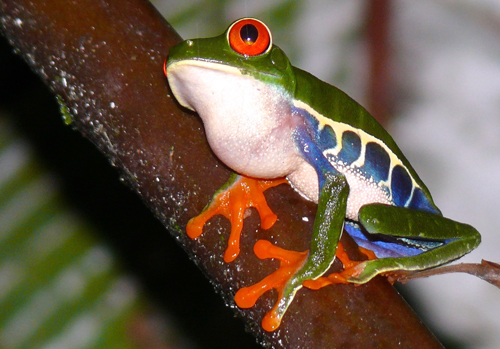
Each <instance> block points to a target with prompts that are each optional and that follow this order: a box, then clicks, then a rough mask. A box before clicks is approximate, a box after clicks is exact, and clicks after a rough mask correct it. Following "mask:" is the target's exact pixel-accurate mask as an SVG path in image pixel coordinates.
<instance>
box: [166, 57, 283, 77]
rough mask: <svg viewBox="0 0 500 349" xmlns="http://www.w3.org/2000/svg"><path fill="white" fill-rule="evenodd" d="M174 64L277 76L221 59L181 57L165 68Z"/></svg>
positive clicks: (236, 72)
mask: <svg viewBox="0 0 500 349" xmlns="http://www.w3.org/2000/svg"><path fill="white" fill-rule="evenodd" d="M175 64H179V65H191V66H198V67H202V68H207V69H213V70H219V71H223V72H226V73H228V74H233V75H264V76H271V77H274V78H277V77H278V75H276V74H271V73H266V72H262V71H261V70H257V69H251V68H236V67H234V66H231V65H228V64H226V63H223V62H221V61H217V60H211V59H199V58H198V59H195V58H191V59H183V60H180V61H173V62H171V63H169V64H168V65H167V69H168V67H170V66H172V65H175Z"/></svg>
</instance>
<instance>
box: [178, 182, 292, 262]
mask: <svg viewBox="0 0 500 349" xmlns="http://www.w3.org/2000/svg"><path fill="white" fill-rule="evenodd" d="M286 182H287V181H286V179H284V178H280V179H274V180H257V179H254V178H249V177H244V176H239V177H238V179H237V180H236V181H234V183H232V184H231V185H229V186H228V188H227V189H225V190H224V191H221V192H220V193H217V194H216V195H215V196H214V198H213V199H212V201H211V202H210V204H209V205H208V207H206V208H205V209H204V210H203V212H202V213H201V214H200V215H198V216H196V217H194V218H192V219H191V220H190V221H189V222H188V224H187V226H186V232H187V235H188V236H189V237H190V238H192V239H196V238H197V237H199V236H200V235H201V234H202V233H203V226H204V225H205V224H206V222H207V221H208V220H209V219H210V218H212V217H213V216H216V215H219V214H221V215H223V216H224V217H226V218H228V219H229V221H230V222H231V234H230V235H229V240H228V246H227V249H226V252H225V253H224V261H225V262H226V263H230V262H232V261H234V260H235V259H236V257H238V254H239V253H240V237H241V231H242V229H243V219H244V215H245V211H246V209H247V208H250V207H255V208H256V209H257V211H258V212H259V216H260V218H261V226H262V228H263V229H269V228H271V227H272V226H273V225H274V223H275V222H276V220H277V216H276V215H275V214H274V213H273V211H272V210H271V208H270V207H269V206H268V204H267V201H266V198H265V196H264V191H265V190H267V189H269V188H271V187H274V186H277V185H280V184H283V183H286Z"/></svg>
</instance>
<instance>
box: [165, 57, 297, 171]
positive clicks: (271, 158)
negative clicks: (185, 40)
mask: <svg viewBox="0 0 500 349" xmlns="http://www.w3.org/2000/svg"><path fill="white" fill-rule="evenodd" d="M167 76H168V78H169V82H170V86H171V87H172V90H173V92H174V94H175V96H176V97H177V99H178V100H179V102H180V103H181V104H182V105H183V106H185V107H188V108H190V109H193V110H196V112H197V113H198V114H199V115H200V117H201V119H202V120H203V124H204V126H205V131H206V134H207V139H208V142H209V143H210V147H211V148H212V150H213V151H214V153H215V154H216V155H217V157H219V159H221V160H222V161H223V162H224V163H225V164H226V165H227V166H229V167H230V168H232V169H233V170H235V171H236V172H239V173H242V174H244V175H247V176H250V177H256V178H277V177H284V176H286V175H288V174H289V173H291V172H293V171H294V170H295V169H296V168H297V167H298V166H299V163H300V162H302V161H303V160H302V158H301V157H300V156H299V155H298V154H297V152H296V150H295V145H294V144H293V131H294V129H295V128H296V125H297V124H296V123H297V122H301V119H300V118H299V117H297V116H293V115H292V114H291V105H290V103H289V101H290V98H286V96H285V95H284V93H285V92H284V91H281V90H279V89H278V88H275V87H272V86H271V85H269V84H265V83H263V82H260V81H259V80H257V79H255V78H253V77H251V76H248V75H242V74H241V72H240V71H239V70H238V69H236V68H233V67H230V66H226V65H223V64H218V63H212V62H204V61H195V60H189V61H182V62H179V63H175V64H174V65H173V66H170V67H169V72H168V75H167ZM179 97H180V98H179Z"/></svg>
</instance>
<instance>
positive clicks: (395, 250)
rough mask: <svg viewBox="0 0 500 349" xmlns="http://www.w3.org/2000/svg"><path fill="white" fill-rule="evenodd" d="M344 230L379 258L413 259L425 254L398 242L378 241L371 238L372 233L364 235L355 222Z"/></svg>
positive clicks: (349, 223) (350, 223) (347, 225)
mask: <svg viewBox="0 0 500 349" xmlns="http://www.w3.org/2000/svg"><path fill="white" fill-rule="evenodd" d="M344 229H345V230H346V231H347V233H349V235H350V236H351V237H352V238H353V239H354V241H356V243H357V244H358V245H359V246H361V247H363V248H366V249H368V250H371V251H373V253H375V256H377V258H387V257H411V256H416V255H418V254H420V253H422V252H424V251H423V250H421V249H418V248H415V247H410V246H405V245H402V244H400V243H397V242H387V241H382V240H377V239H376V237H372V236H370V233H367V234H364V233H363V232H362V231H361V228H360V226H359V225H358V224H356V223H354V222H346V224H345V225H344Z"/></svg>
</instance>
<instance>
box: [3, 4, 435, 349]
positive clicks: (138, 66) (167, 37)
mask: <svg viewBox="0 0 500 349" xmlns="http://www.w3.org/2000/svg"><path fill="white" fill-rule="evenodd" d="M0 17H1V18H0V20H1V21H0V24H1V26H2V32H3V34H4V35H5V36H6V37H7V38H8V39H9V41H10V42H11V44H12V45H13V46H14V48H15V49H16V50H17V52H19V53H20V54H21V56H22V57H23V58H24V59H25V60H26V61H27V62H28V63H29V64H30V66H31V68H32V69H33V70H34V71H35V72H36V73H37V74H38V75H39V76H40V77H41V78H42V79H43V81H44V82H45V83H46V84H47V85H48V86H49V87H50V89H51V90H52V91H53V92H54V94H56V95H58V96H59V99H60V101H61V103H63V104H64V106H65V107H66V108H67V110H68V111H69V112H70V113H71V116H72V118H73V125H74V126H75V127H76V128H77V129H78V130H79V131H80V132H81V133H82V134H84V135H85V136H86V137H88V139H90V140H91V141H92V142H93V143H94V144H96V146H97V147H98V148H99V149H100V150H101V151H102V152H103V153H104V154H105V156H106V157H107V158H108V159H109V160H110V162H111V163H112V164H114V165H115V166H117V167H118V168H119V169H120V170H121V171H122V172H123V174H124V178H125V179H126V181H127V183H128V184H129V185H130V186H131V187H132V188H133V189H134V190H135V191H136V192H137V193H138V194H139V195H141V196H142V198H143V200H144V201H145V203H146V204H147V205H148V206H149V207H150V208H151V210H152V211H153V212H155V214H156V216H157V217H158V218H159V219H160V220H161V221H162V222H163V224H164V225H165V226H166V227H167V228H168V229H169V231H170V233H171V234H172V235H173V236H174V237H175V238H176V239H177V241H178V242H179V243H180V244H181V245H182V247H183V248H184V249H185V250H186V252H187V253H188V254H189V255H190V257H191V258H192V259H193V260H194V261H195V263H197V264H198V265H199V266H200V268H202V269H203V270H204V271H205V272H206V274H207V275H208V277H209V278H210V280H211V281H212V283H213V284H214V285H216V289H217V290H218V291H219V292H220V293H221V294H222V295H223V297H224V299H225V300H226V301H227V302H228V303H229V304H231V305H233V304H234V303H233V301H232V296H233V295H234V292H235V290H237V289H238V288H240V287H241V286H243V285H248V284H251V283H253V282H256V281H258V280H260V279H262V278H263V277H264V276H266V275H268V274H269V273H270V272H272V271H273V270H274V269H275V268H276V263H275V261H260V260H258V259H257V258H256V257H255V255H254V254H253V252H252V247H253V244H254V243H255V241H256V240H257V239H259V238H265V239H268V240H272V242H275V243H277V244H278V245H280V246H283V247H285V248H289V249H295V250H304V249H306V248H307V247H308V241H309V237H310V232H311V229H312V222H313V219H314V213H315V206H314V205H313V204H311V203H309V202H305V201H304V200H302V199H301V198H300V197H299V196H298V195H297V194H296V193H294V192H293V191H292V190H291V189H290V188H289V187H286V186H280V187H277V188H273V189H271V190H269V193H268V195H267V197H268V200H269V203H270V206H271V208H272V209H274V210H275V212H276V213H277V214H278V216H279V217H280V219H279V221H278V223H277V224H276V225H275V226H274V227H273V228H272V229H271V230H270V231H262V230H261V229H259V228H258V223H259V221H258V217H257V215H256V214H255V212H252V215H251V216H250V217H249V218H248V219H246V220H245V228H244V231H243V241H242V246H241V247H242V253H241V255H240V257H239V258H238V259H237V260H236V261H235V262H233V263H231V264H225V263H223V262H222V255H223V251H224V248H225V243H224V241H227V236H228V234H229V229H228V228H229V224H228V222H227V221H225V220H224V219H220V218H216V219H213V220H212V221H211V224H210V225H209V227H208V229H206V232H205V234H204V235H203V236H202V237H201V238H200V239H198V240H196V241H192V240H190V239H188V238H187V237H186V235H185V233H184V227H185V224H186V222H187V220H188V219H189V218H191V217H193V216H194V215H196V214H197V213H199V212H200V211H201V209H202V208H203V207H204V205H205V204H206V203H207V202H208V200H209V199H210V197H211V195H212V194H213V193H214V191H215V190H216V189H217V188H218V187H219V186H220V185H222V184H223V183H224V182H225V180H226V179H227V177H228V175H229V172H228V170H227V169H226V168H225V167H224V166H222V165H221V163H220V162H219V161H218V160H217V159H215V158H214V157H213V155H212V153H211V151H210V149H209V147H208V145H207V142H206V140H205V136H204V133H203V131H202V130H203V128H202V125H201V122H200V120H199V119H198V118H197V117H196V116H195V115H189V114H185V113H184V112H182V111H181V110H180V109H179V108H178V106H177V104H176V103H175V102H174V101H173V100H172V99H171V98H170V97H169V94H170V92H169V90H168V86H167V82H166V79H165V78H164V77H163V74H162V69H161V68H162V63H163V60H164V59H165V57H166V55H167V53H168V48H169V47H170V46H171V45H173V44H175V43H177V42H178V41H179V40H180V39H179V36H178V35H177V34H176V33H175V32H174V31H173V30H172V28H171V27H170V26H169V25H168V23H166V22H165V21H164V20H163V19H162V18H161V17H160V16H159V14H158V13H157V12H156V10H155V9H154V8H153V7H152V6H151V5H150V4H149V3H147V2H146V1H142V0H107V1H106V0H79V1H72V2H69V1H60V0H44V1H31V0H3V1H2V2H1V3H0ZM297 213H299V214H297ZM302 217H309V221H308V222H305V221H304V220H303V219H302ZM221 236H222V237H223V238H224V239H221ZM344 243H345V245H346V249H347V251H348V252H349V251H351V252H350V253H351V256H352V257H355V251H357V250H356V249H355V248H351V249H349V243H350V241H348V240H347V238H345V239H344ZM353 251H354V252H353ZM337 267H338V266H337ZM158 277H159V278H161V277H162V276H161V275H158ZM172 287H175V286H172ZM275 297H276V295H275V294H273V293H269V294H267V295H266V296H265V297H263V299H261V300H260V301H259V302H258V303H257V305H256V306H255V307H254V308H252V309H249V310H240V309H237V308H235V309H236V312H237V313H238V314H239V315H240V316H241V317H243V318H244V320H245V321H246V323H247V327H248V328H249V329H250V330H251V331H252V332H253V333H254V334H255V335H256V336H257V337H258V338H259V340H260V341H261V342H262V343H264V344H266V345H271V346H274V347H309V348H314V347H340V346H344V347H384V348H390V347H419V348H434V347H440V344H439V343H438V342H437V341H436V340H435V338H434V337H433V336H432V334H431V333H430V332H429V331H428V330H427V329H426V327H425V326H424V325H423V324H422V323H421V322H420V321H419V319H418V318H417V317H416V316H415V315H414V313H413V312H412V310H411V309H410V308H409V307H408V306H407V305H406V303H405V302H404V300H402V299H401V298H400V297H399V295H398V294H397V292H396V291H395V290H394V289H393V288H392V287H391V286H390V285H389V284H388V283H387V282H386V281H385V280H384V279H382V278H377V279H376V280H374V281H373V282H370V283H369V284H367V285H363V286H359V287H355V286H353V285H341V286H335V287H327V288H324V289H322V290H320V291H309V290H301V291H300V292H299V293H298V294H297V296H296V299H295V301H294V302H293V304H292V306H291V307H290V309H289V311H288V312H287V314H286V316H285V318H284V321H283V323H282V326H281V327H280V329H279V330H278V331H276V332H274V333H266V332H264V331H263V330H262V329H261V327H260V320H261V319H262V316H263V314H264V313H265V312H266V311H268V310H269V309H270V307H271V304H272V302H273V300H274V299H275ZM221 331H224V329H221Z"/></svg>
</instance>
